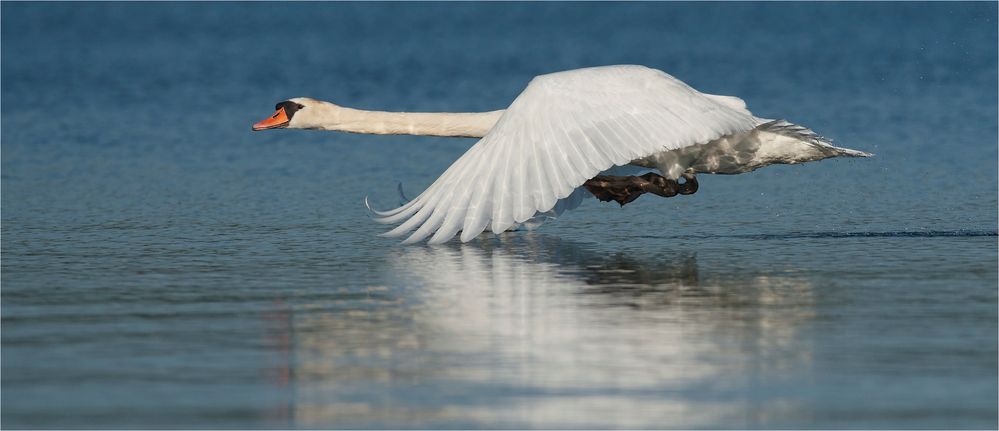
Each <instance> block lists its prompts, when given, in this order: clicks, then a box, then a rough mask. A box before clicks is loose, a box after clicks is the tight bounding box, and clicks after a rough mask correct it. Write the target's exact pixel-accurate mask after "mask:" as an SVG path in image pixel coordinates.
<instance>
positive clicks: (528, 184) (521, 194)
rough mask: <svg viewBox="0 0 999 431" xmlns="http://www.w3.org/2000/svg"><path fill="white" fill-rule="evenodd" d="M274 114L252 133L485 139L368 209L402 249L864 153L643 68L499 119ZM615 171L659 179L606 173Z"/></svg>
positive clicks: (540, 88)
mask: <svg viewBox="0 0 999 431" xmlns="http://www.w3.org/2000/svg"><path fill="white" fill-rule="evenodd" d="M276 108H277V112H275V113H274V115H273V116H271V117H270V118H267V119H265V120H263V121H261V122H259V123H257V124H255V125H254V126H253V129H254V130H263V129H271V128H301V129H324V130H340V131H348V132H355V133H375V134H411V135H435V136H466V137H482V139H481V140H480V141H479V142H478V143H477V144H475V145H474V146H473V147H472V148H471V149H469V150H468V152H466V153H465V154H464V155H463V156H462V157H461V158H459V159H458V160H457V161H456V162H455V163H454V164H453V165H451V167H450V168H448V169H447V171H445V172H444V174H442V175H441V177H440V178H438V179H437V181H435V182H434V183H433V184H432V185H431V186H430V187H429V188H428V189H427V190H426V191H424V192H423V193H422V194H420V195H419V196H417V197H416V198H415V199H413V200H412V201H411V202H409V203H407V204H405V205H403V206H401V207H399V208H397V209H395V210H392V211H386V212H376V214H377V216H376V220H378V221H381V222H383V223H401V224H400V225H399V226H398V227H396V228H395V229H393V230H391V231H390V232H388V233H387V234H386V235H388V236H402V235H406V234H408V233H409V232H411V231H414V230H415V232H413V233H412V234H410V235H409V237H408V238H407V239H406V242H416V241H422V240H424V239H426V238H428V237H430V243H442V242H446V241H448V240H449V239H451V238H452V237H454V235H455V234H457V233H458V232H459V231H460V232H461V240H462V241H469V240H470V239H472V238H474V237H476V236H477V235H479V234H480V233H482V232H483V231H484V230H485V229H487V228H488V229H491V230H492V231H493V232H494V233H500V232H503V231H505V230H508V229H510V228H511V227H512V226H514V225H515V224H518V223H524V222H526V221H528V220H530V219H532V218H535V217H537V216H538V215H545V214H552V215H558V213H560V212H561V211H564V210H566V209H571V207H573V206H575V205H578V202H579V200H580V196H579V194H581V193H586V192H587V191H588V192H590V193H592V194H594V195H596V196H597V197H598V198H600V200H604V201H609V200H614V201H617V202H618V203H620V204H621V205H624V204H626V203H628V202H631V201H632V200H634V199H636V198H637V197H638V196H640V195H641V194H643V193H654V194H657V195H659V196H664V197H669V196H676V195H677V194H692V193H694V192H696V191H697V183H696V181H695V179H694V174H696V173H715V174H739V173H744V172H750V171H752V170H755V169H758V168H761V167H763V166H767V165H770V164H775V163H802V162H808V161H813V160H821V159H825V158H829V157H838V156H849V157H865V156H869V155H870V154H867V153H864V152H861V151H855V150H849V149H845V148H838V147H834V146H832V145H831V144H830V141H828V140H826V139H824V138H822V137H820V136H818V135H817V134H815V133H814V132H812V131H811V130H808V129H806V128H804V127H801V126H797V125H794V124H791V123H788V122H786V121H783V120H776V121H775V120H767V119H763V118H758V117H755V116H753V115H752V113H750V112H749V111H748V110H747V109H746V105H745V103H744V102H743V101H742V100H740V99H739V98H736V97H728V96H715V95H710V94H703V93H700V92H698V91H697V90H694V89H693V88H691V87H689V86H687V85H686V84H684V83H683V82H681V81H680V80H678V79H676V78H674V77H672V76H670V75H667V74H666V73H663V72H662V71H659V70H655V69H649V68H647V67H643V66H606V67H594V68H586V69H578V70H572V71H566V72H559V73H553V74H549V75H542V76H539V77H537V78H535V79H534V80H532V81H531V83H530V84H529V85H528V86H527V88H526V89H525V90H524V91H523V93H521V94H520V96H518V97H517V99H516V100H514V102H513V103H512V104H511V105H510V107H509V108H508V109H507V110H506V111H493V112H485V113H399V112H373V111H361V110H355V109H349V108H342V107H340V106H337V105H334V104H332V103H328V102H322V101H318V100H314V99H309V98H296V99H291V100H287V101H284V102H281V103H279V104H278V105H277V107H276ZM623 166H631V167H638V168H644V169H645V170H649V169H657V170H659V171H660V172H661V173H662V175H663V176H660V175H657V174H653V173H647V174H645V175H641V176H635V175H634V174H636V173H635V172H629V173H627V174H626V175H618V176H612V175H607V172H606V171H607V170H608V169H610V168H613V167H623ZM602 172H603V173H604V174H601V173H602ZM681 176H683V177H684V178H685V182H684V183H683V184H680V183H678V182H677V180H678V179H679V178H680V177H681ZM587 194H588V193H587ZM431 235H432V236H431Z"/></svg>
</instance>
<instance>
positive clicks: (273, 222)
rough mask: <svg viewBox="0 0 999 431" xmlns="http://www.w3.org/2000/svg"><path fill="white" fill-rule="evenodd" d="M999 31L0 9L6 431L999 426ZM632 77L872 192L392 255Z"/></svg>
mask: <svg viewBox="0 0 999 431" xmlns="http://www.w3.org/2000/svg"><path fill="white" fill-rule="evenodd" d="M996 14H997V8H996V4H995V3H957V4H953V3H947V4H928V3H919V4H852V3H829V4H782V3H766V4H561V3H559V4H325V3H322V4H313V3H308V4H259V3H254V4H230V3H226V4H204V5H203V4H169V3H165V4H163V3H161V4H119V3H115V4H20V3H18V4H11V3H4V4H3V5H2V82H3V85H2V102H0V103H2V111H3V115H2V126H0V130H2V209H3V211H2V233H3V235H2V236H3V241H2V270H3V277H2V282H3V284H2V313H0V314H2V317H0V320H2V358H0V359H2V384H3V391H2V405H3V410H2V416H0V419H2V421H0V425H2V426H3V427H4V428H61V427H82V428H122V427H177V428H188V427H197V428H214V427H228V428H247V427H249V428H257V427H280V428H298V427H301V428H346V427H350V428H378V427H395V428H411V427H421V428H470V427H492V428H508V427H517V428H557V427H586V428H589V427H608V428H621V427H630V428H677V427H683V428H761V427H762V428H784V427H794V428H813V427H822V428H928V427H936V428H995V427H996V426H997V425H999V424H997V420H996V418H997V407H996V406H997V311H996V310H997V287H996V286H997V241H996V229H997V228H996V226H997V163H996V162H997V145H996V142H997V139H999V136H997V120H996V118H997V85H996V74H997V50H996V40H997V31H996V22H995V19H996ZM617 63H639V64H645V65H649V66H652V67H656V68H660V69H663V70H666V71H668V72H669V73H671V74H673V75H675V76H677V77H679V78H680V79H683V80H685V81H686V82H688V83H690V84H691V85H693V86H694V87H696V88H698V89H700V90H702V91H705V92H710V93H716V94H733V95H739V96H741V97H743V98H744V99H746V101H747V102H748V104H749V107H750V108H751V109H753V111H754V112H755V113H757V114H758V115H761V116H764V117H782V118H788V119H790V120H792V121H795V122H798V123H801V124H805V125H808V126H810V127H812V128H814V129H815V130H817V131H818V132H820V133H822V134H824V135H827V136H830V137H833V138H835V139H836V141H837V143H840V144H842V145H844V146H847V147H851V148H857V149H861V150H866V151H871V152H874V153H876V154H877V157H875V158H873V159H868V160H831V161H825V162H822V163H815V164H808V165H803V166H778V167H771V168H767V169H764V170H761V171H758V172H755V173H752V174H747V175H739V176H731V177H712V176H704V177H702V178H701V190H700V191H699V192H698V193H697V194H696V195H693V196H683V197H677V198H672V199H654V198H650V197H643V198H642V199H641V200H639V201H638V202H635V203H634V204H631V205H628V206H627V207H625V208H623V209H621V208H617V207H616V205H612V204H600V203H598V202H596V201H591V202H589V203H587V204H586V205H584V207H582V208H581V209H580V210H578V211H575V212H572V213H569V214H568V215H566V216H565V217H564V218H562V219H560V220H558V221H557V222H556V223H554V224H550V225H546V226H544V227H543V228H542V229H540V230H538V231H534V232H513V233H507V234H504V235H500V236H491V235H486V236H482V237H480V238H478V239H476V240H474V241H472V242H470V243H467V244H460V243H451V244H447V245H444V246H439V247H427V246H411V247H400V246H399V245H397V243H396V242H395V241H394V240H391V239H384V238H379V237H377V236H376V234H377V233H379V232H381V231H382V230H383V228H384V227H383V226H380V225H376V224H374V223H372V222H371V221H369V220H368V218H367V215H366V214H365V211H364V209H363V207H362V205H361V200H362V198H363V197H364V195H366V194H371V195H372V198H373V199H374V202H375V203H376V204H377V205H378V206H379V207H390V206H392V205H394V204H397V203H398V198H397V196H396V193H395V186H396V182H397V181H401V182H403V183H404V184H405V187H406V189H407V191H408V193H410V194H415V193H417V192H419V191H420V190H422V188H423V187H426V186H427V185H429V184H430V182H431V181H432V180H433V179H434V178H436V176H437V175H439V174H440V173H441V172H442V171H443V169H444V168H446V167H447V165H448V164H450V163H451V162H452V161H453V160H454V159H455V158H457V157H458V156H459V155H460V154H461V153H462V152H463V151H464V150H465V149H467V148H468V147H469V146H470V145H471V144H472V143H473V141H471V140H461V139H459V140H448V139H440V138H420V137H398V136H397V137H375V136H357V135H348V134H335V133H319V132H304V131H276V132H266V133H251V132H250V130H249V129H250V125H251V124H252V123H253V122H255V121H257V120H259V119H260V118H263V117H264V116H267V115H269V114H270V113H271V112H272V111H271V108H272V107H273V105H274V103H276V102H278V101H280V100H283V99H285V98H288V97H294V96H312V97H317V98H323V99H328V100H332V101H335V102H337V103H340V104H343V105H348V106H356V107H360V108H368V109H386V110H409V111H420V110H426V111H434V110H451V111H480V110H492V109H499V108H503V107H505V106H506V105H508V104H509V102H510V101H511V100H512V99H513V98H514V97H515V96H516V95H517V94H518V93H519V92H520V91H521V90H522V89H523V87H524V85H526V83H527V82H528V81H529V80H530V78H531V77H533V76H534V75H537V74H541V73H546V72H552V71H557V70H564V69H571V68H577V67H583V66H592V65H601V64H617Z"/></svg>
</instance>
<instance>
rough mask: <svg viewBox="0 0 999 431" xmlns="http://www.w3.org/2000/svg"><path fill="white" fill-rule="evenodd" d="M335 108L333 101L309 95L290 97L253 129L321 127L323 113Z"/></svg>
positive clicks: (276, 106)
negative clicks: (317, 98) (311, 97)
mask: <svg viewBox="0 0 999 431" xmlns="http://www.w3.org/2000/svg"><path fill="white" fill-rule="evenodd" d="M335 108H337V106H336V105H334V104H332V103H329V102H323V101H321V100H316V99H310V98H308V97H296V98H294V99H288V100H285V101H283V102H279V103H278V104H277V105H275V106H274V114H273V115H271V116H270V117H267V118H265V119H263V120H260V121H258V122H257V123H256V124H254V125H253V130H254V131H259V130H267V129H316V128H321V127H320V125H321V124H322V120H323V118H324V115H323V114H324V113H328V111H330V110H331V109H335Z"/></svg>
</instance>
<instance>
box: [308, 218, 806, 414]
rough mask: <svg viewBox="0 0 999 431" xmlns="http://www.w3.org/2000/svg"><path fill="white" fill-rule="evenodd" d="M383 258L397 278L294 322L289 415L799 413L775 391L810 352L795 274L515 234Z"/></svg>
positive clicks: (797, 374)
mask: <svg viewBox="0 0 999 431" xmlns="http://www.w3.org/2000/svg"><path fill="white" fill-rule="evenodd" d="M388 260H389V262H391V264H390V266H391V269H390V270H391V271H392V274H394V276H395V277H396V278H397V280H396V281H397V283H398V286H401V287H395V286H392V285H390V286H384V287H383V286H376V287H373V288H372V289H371V292H369V294H370V295H373V296H371V297H369V298H365V299H359V300H356V301H353V302H352V303H351V304H350V306H349V307H346V309H344V304H343V303H342V302H339V303H337V304H336V305H335V307H336V308H338V309H328V310H327V311H325V312H310V313H305V314H304V315H303V316H301V317H300V318H296V321H295V323H294V326H295V327H296V329H297V330H296V332H295V335H294V341H293V347H292V349H293V350H294V353H293V356H294V357H295V359H294V362H293V365H292V367H293V368H294V370H293V371H292V372H291V373H290V374H291V376H292V380H293V382H292V385H293V387H294V392H295V398H294V402H293V403H292V406H291V409H292V413H291V415H292V421H293V422H294V423H295V424H297V425H300V426H310V425H311V426H324V425H325V426H333V425H343V426H350V425H355V426H364V425H386V426H393V425H394V426H430V427H432V426H448V425H462V424H464V425H474V424H482V425H483V426H523V427H558V426H606V427H696V426H711V425H719V424H745V425H752V424H759V425H765V424H767V423H775V421H776V422H781V423H782V422H787V421H791V422H797V421H807V419H808V416H809V408H808V406H807V405H805V404H804V403H802V400H800V399H796V397H794V396H792V395H790V394H793V393H795V391H794V390H789V388H793V387H794V386H795V385H797V384H799V383H801V379H803V378H804V379H807V378H808V375H809V374H810V373H809V370H810V364H811V357H812V349H811V348H810V345H809V341H808V340H807V339H806V338H805V337H801V336H799V328H801V327H802V326H804V325H807V324H809V322H810V321H811V319H812V316H813V292H812V286H811V285H810V284H809V283H808V282H807V281H806V280H804V279H802V278H800V277H797V276H793V275H792V276H781V275H773V274H770V275H766V276H763V275H740V274H737V273H724V272H712V271H709V270H705V269H703V268H699V267H698V264H697V258H696V256H695V255H693V254H682V253H681V254H671V255H669V257H668V258H666V257H660V258H657V257H649V258H640V257H633V256H625V255H618V256H603V255H599V254H595V253H592V252H589V251H587V250H586V248H585V247H584V246H579V245H575V244H571V243H566V242H564V241H560V240H558V239H555V238H550V237H546V236H543V235H533V234H528V235H516V236H513V235H511V236H508V237H501V238H499V239H495V240H490V241H486V242H482V243H476V244H464V245H462V244H452V245H449V246H444V247H434V248H429V247H425V248H419V247H408V248H402V249H400V250H398V251H397V252H395V254H394V255H392V256H388ZM393 284H394V283H393ZM328 305H329V304H328ZM317 307H320V308H322V306H320V305H318V304H317Z"/></svg>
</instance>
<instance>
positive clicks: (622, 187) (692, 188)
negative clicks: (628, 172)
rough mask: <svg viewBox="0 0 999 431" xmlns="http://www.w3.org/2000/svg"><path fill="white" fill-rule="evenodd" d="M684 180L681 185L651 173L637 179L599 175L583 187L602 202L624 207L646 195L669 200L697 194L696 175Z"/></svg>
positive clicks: (633, 177) (690, 175)
mask: <svg viewBox="0 0 999 431" xmlns="http://www.w3.org/2000/svg"><path fill="white" fill-rule="evenodd" d="M683 178H684V180H685V181H684V183H683V184H680V183H679V182H677V181H676V180H670V179H667V178H665V177H663V176H662V175H658V174H654V173H651V172H649V173H647V174H645V175H642V176H637V177H635V176H626V177H622V176H610V175H597V176H596V177H593V178H591V179H589V180H587V181H586V182H585V183H583V186H585V187H586V189H587V190H589V191H590V193H592V194H593V196H596V197H597V199H600V200H601V201H604V202H609V201H615V202H617V203H618V204H620V205H621V206H624V204H627V203H629V202H632V201H634V200H635V199H638V197H639V196H641V195H643V194H645V193H652V194H654V195H658V196H662V197H664V198H668V197H673V196H676V195H677V194H681V195H691V194H694V193H695V192H697V179H696V178H694V175H693V174H683Z"/></svg>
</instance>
